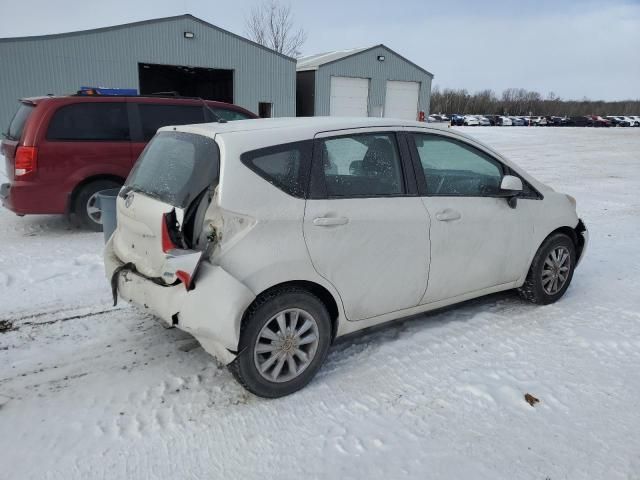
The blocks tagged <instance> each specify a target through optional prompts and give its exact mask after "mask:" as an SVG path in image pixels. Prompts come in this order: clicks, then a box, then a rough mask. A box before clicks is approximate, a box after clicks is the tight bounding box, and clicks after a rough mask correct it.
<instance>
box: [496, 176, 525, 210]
mask: <svg viewBox="0 0 640 480" xmlns="http://www.w3.org/2000/svg"><path fill="white" fill-rule="evenodd" d="M521 191H522V180H521V179H520V177H516V176H514V175H505V176H504V177H502V181H501V182H500V193H501V194H502V195H503V196H505V197H506V198H507V204H508V205H509V206H510V207H511V208H516V206H517V205H518V193H520V192H521Z"/></svg>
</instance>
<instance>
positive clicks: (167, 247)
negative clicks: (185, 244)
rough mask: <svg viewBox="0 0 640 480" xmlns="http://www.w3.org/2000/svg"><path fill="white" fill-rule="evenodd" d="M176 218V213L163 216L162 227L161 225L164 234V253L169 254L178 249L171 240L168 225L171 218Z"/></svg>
mask: <svg viewBox="0 0 640 480" xmlns="http://www.w3.org/2000/svg"><path fill="white" fill-rule="evenodd" d="M172 217H173V218H175V213H174V212H169V213H165V214H163V215H162V225H161V227H160V228H161V230H160V231H161V232H162V251H163V252H164V253H169V251H170V250H173V249H175V248H176V244H175V243H173V240H172V239H171V235H170V234H169V225H168V223H169V222H170V221H171V218H172Z"/></svg>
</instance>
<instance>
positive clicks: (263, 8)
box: [245, 0, 307, 57]
mask: <svg viewBox="0 0 640 480" xmlns="http://www.w3.org/2000/svg"><path fill="white" fill-rule="evenodd" d="M245 24H246V25H245V28H246V34H247V36H248V37H249V38H250V39H251V40H253V41H254V42H256V43H259V44H260V45H264V46H265V47H269V48H271V49H273V50H275V51H276V52H280V53H283V54H285V55H288V56H290V57H298V56H300V49H301V48H302V45H303V44H304V42H305V40H306V39H307V34H306V32H305V31H304V30H303V29H302V28H299V29H297V30H296V29H295V27H294V25H293V15H292V14H291V5H288V4H286V5H285V4H281V3H280V2H279V1H278V0H267V1H265V2H264V3H263V4H261V5H258V6H256V7H254V8H253V9H252V10H251V14H250V15H249V16H248V17H247V19H246V22H245Z"/></svg>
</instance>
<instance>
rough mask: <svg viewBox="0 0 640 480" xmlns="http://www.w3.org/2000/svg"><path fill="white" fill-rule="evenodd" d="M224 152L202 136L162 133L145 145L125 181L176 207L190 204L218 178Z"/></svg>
mask: <svg viewBox="0 0 640 480" xmlns="http://www.w3.org/2000/svg"><path fill="white" fill-rule="evenodd" d="M219 167H220V151H219V150H218V145H217V144H216V142H215V141H214V140H213V139H211V138H209V137H203V136H201V135H195V134H191V133H184V132H160V133H158V134H157V135H156V136H155V137H154V138H153V140H151V142H149V144H148V145H147V146H146V147H145V149H144V151H143V152H142V154H141V155H140V158H139V159H138V161H137V162H136V164H135V166H134V167H133V170H131V173H130V174H129V178H127V181H126V183H125V187H128V190H134V191H138V192H140V193H143V194H145V195H148V196H150V197H153V198H157V199H158V200H161V201H163V202H165V203H168V204H170V205H173V206H175V207H181V208H182V207H188V206H189V204H190V203H191V201H192V200H193V199H195V198H196V197H197V196H198V195H200V193H202V192H203V191H204V190H205V189H206V188H207V187H210V186H211V185H213V184H214V183H215V182H216V180H217V178H218V171H219Z"/></svg>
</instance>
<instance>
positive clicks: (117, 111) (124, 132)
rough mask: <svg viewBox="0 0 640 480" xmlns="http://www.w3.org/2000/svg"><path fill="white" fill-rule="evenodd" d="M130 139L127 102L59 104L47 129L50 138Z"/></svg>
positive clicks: (84, 139) (70, 139)
mask: <svg viewBox="0 0 640 480" xmlns="http://www.w3.org/2000/svg"><path fill="white" fill-rule="evenodd" d="M129 138H130V135H129V117H128V115H127V108H126V104H125V103H124V102H101V103H86V102H83V103H76V104H74V105H66V106H63V107H60V108H59V109H58V110H57V111H56V112H55V113H54V114H53V117H52V118H51V122H49V129H48V130H47V139H48V140H69V141H73V140H75V141H127V140H129Z"/></svg>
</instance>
